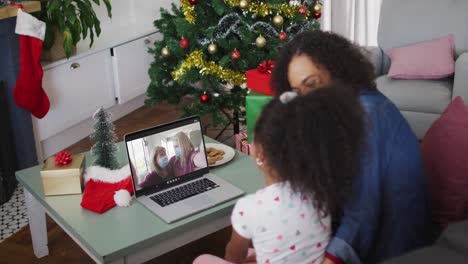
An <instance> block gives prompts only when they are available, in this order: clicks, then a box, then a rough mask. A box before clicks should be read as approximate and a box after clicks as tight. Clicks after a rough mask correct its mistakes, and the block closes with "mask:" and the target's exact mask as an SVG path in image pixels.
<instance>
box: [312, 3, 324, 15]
mask: <svg viewBox="0 0 468 264" xmlns="http://www.w3.org/2000/svg"><path fill="white" fill-rule="evenodd" d="M313 9H314V13H319V12H322V4H321V3H320V2H319V1H316V2H315V3H314V6H313Z"/></svg>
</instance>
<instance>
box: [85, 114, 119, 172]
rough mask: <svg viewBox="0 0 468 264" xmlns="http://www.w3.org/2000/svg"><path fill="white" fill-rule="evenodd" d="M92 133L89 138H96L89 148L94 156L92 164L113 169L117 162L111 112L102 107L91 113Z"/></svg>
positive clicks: (115, 138)
mask: <svg viewBox="0 0 468 264" xmlns="http://www.w3.org/2000/svg"><path fill="white" fill-rule="evenodd" d="M93 118H94V120H96V121H95V123H94V133H93V134H92V135H91V138H93V139H94V140H96V143H95V144H94V146H93V147H92V148H91V153H92V154H93V155H94V156H95V157H96V160H95V161H94V165H97V166H101V167H104V168H108V169H111V170H115V169H117V168H118V167H119V163H118V161H117V158H116V156H115V154H116V152H117V146H116V145H115V141H116V140H117V136H116V135H115V132H114V124H113V123H112V121H111V114H110V113H109V112H107V111H106V110H105V109H104V108H103V107H101V108H99V109H98V111H97V112H96V113H95V114H94V115H93Z"/></svg>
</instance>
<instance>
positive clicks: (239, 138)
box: [236, 132, 251, 155]
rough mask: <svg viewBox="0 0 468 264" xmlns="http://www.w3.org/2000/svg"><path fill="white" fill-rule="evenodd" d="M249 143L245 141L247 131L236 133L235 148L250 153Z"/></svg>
mask: <svg viewBox="0 0 468 264" xmlns="http://www.w3.org/2000/svg"><path fill="white" fill-rule="evenodd" d="M250 147H251V146H250V144H249V142H247V133H245V132H241V133H239V134H236V149H237V150H239V151H241V152H243V153H245V154H247V155H250Z"/></svg>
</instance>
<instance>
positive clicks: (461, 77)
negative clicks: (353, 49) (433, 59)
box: [366, 0, 468, 139]
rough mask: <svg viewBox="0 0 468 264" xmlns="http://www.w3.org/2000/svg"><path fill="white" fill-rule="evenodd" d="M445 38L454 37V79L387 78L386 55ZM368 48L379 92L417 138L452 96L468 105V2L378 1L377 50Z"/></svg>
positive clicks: (432, 0) (387, 63) (387, 64)
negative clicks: (396, 50) (394, 108)
mask: <svg viewBox="0 0 468 264" xmlns="http://www.w3.org/2000/svg"><path fill="white" fill-rule="evenodd" d="M448 34H453V35H454V37H455V59H456V62H455V63H456V64H455V74H454V76H452V77H450V78H445V79H440V80H399V79H392V78H390V77H388V76H387V75H386V74H387V73H388V70H389V68H390V64H391V61H390V58H389V57H388V56H387V55H386V53H385V52H386V51H388V50H390V49H393V48H397V47H401V46H406V45H410V44H416V43H418V42H423V41H428V40H432V39H436V38H439V37H443V36H446V35H448ZM366 49H367V50H368V51H369V54H368V55H369V56H370V59H371V61H372V63H373V64H374V66H375V70H376V75H377V76H378V77H377V79H376V84H377V88H378V89H379V90H380V91H381V92H382V93H383V94H385V95H386V96H387V97H388V98H389V99H390V100H392V101H393V102H394V103H395V104H396V105H397V107H398V108H399V109H400V111H401V113H402V114H403V116H404V117H405V118H406V119H407V121H408V123H409V124H410V126H411V128H412V129H413V131H414V132H415V134H416V135H417V137H418V138H419V139H422V138H423V137H424V134H425V133H426V131H427V130H428V129H429V127H430V126H431V124H432V123H433V122H434V121H435V120H436V119H437V118H439V117H440V115H441V114H442V112H443V111H444V109H445V108H446V106H447V105H448V104H449V103H450V102H451V101H452V100H453V99H454V98H455V97H456V96H461V97H463V99H464V100H465V101H468V1H466V0H447V1H440V0H382V7H381V13H380V21H379V28H378V47H366ZM430 55H431V54H427V56H430Z"/></svg>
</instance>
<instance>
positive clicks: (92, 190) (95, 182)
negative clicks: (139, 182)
mask: <svg viewBox="0 0 468 264" xmlns="http://www.w3.org/2000/svg"><path fill="white" fill-rule="evenodd" d="M84 181H85V190H84V192H83V199H82V201H81V206H82V207H83V208H86V209H88V210H91V211H94V212H96V213H104V212H105V211H107V210H109V209H111V208H113V207H114V206H116V205H118V206H129V205H130V202H131V200H132V196H133V183H132V177H131V173H130V166H129V165H126V166H124V167H122V168H120V169H118V170H110V169H107V168H103V167H100V166H91V167H88V168H87V169H86V173H85V175H84Z"/></svg>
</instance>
